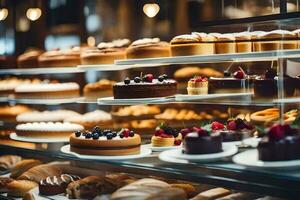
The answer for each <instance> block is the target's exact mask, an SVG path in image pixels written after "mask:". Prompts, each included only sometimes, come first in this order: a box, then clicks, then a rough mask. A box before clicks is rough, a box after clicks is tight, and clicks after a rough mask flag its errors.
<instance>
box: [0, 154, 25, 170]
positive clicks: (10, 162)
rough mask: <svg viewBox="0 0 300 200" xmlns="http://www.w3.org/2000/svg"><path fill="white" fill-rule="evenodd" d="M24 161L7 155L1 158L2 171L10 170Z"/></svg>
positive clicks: (18, 157)
mask: <svg viewBox="0 0 300 200" xmlns="http://www.w3.org/2000/svg"><path fill="white" fill-rule="evenodd" d="M21 160H22V158H21V157H20V156H15V155H5V156H1V157H0V170H1V169H2V170H9V169H11V168H13V167H14V166H15V165H16V164H17V163H19V162H20V161H21Z"/></svg>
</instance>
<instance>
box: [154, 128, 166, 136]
mask: <svg viewBox="0 0 300 200" xmlns="http://www.w3.org/2000/svg"><path fill="white" fill-rule="evenodd" d="M161 134H165V131H164V130H162V129H159V130H156V131H155V134H154V135H155V136H160V135H161Z"/></svg>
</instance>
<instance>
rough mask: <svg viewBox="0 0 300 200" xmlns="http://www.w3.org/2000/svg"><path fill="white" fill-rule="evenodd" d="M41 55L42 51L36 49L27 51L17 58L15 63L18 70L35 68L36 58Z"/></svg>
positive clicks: (37, 65) (36, 65)
mask: <svg viewBox="0 0 300 200" xmlns="http://www.w3.org/2000/svg"><path fill="white" fill-rule="evenodd" d="M42 53H43V51H41V50H38V49H29V50H27V51H25V52H24V53H23V54H21V55H19V56H18V59H17V63H18V68H37V67H39V64H38V57H39V56H40V55H41V54H42Z"/></svg>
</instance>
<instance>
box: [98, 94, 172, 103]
mask: <svg viewBox="0 0 300 200" xmlns="http://www.w3.org/2000/svg"><path fill="white" fill-rule="evenodd" d="M174 100H175V98H174V97H172V96H171V97H155V98H138V99H114V97H104V98H100V99H98V104H103V105H131V104H133V105H134V104H151V103H153V104H155V103H168V102H171V101H174Z"/></svg>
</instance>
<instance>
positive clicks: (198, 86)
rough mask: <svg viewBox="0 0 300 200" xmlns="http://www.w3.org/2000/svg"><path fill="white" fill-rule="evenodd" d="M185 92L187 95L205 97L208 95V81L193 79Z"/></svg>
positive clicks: (200, 78) (198, 78)
mask: <svg viewBox="0 0 300 200" xmlns="http://www.w3.org/2000/svg"><path fill="white" fill-rule="evenodd" d="M187 92H188V94H189V95H201V94H203V95H205V94H207V93H208V79H207V78H205V77H200V76H198V77H194V78H192V79H190V80H189V82H188V87H187Z"/></svg>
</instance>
